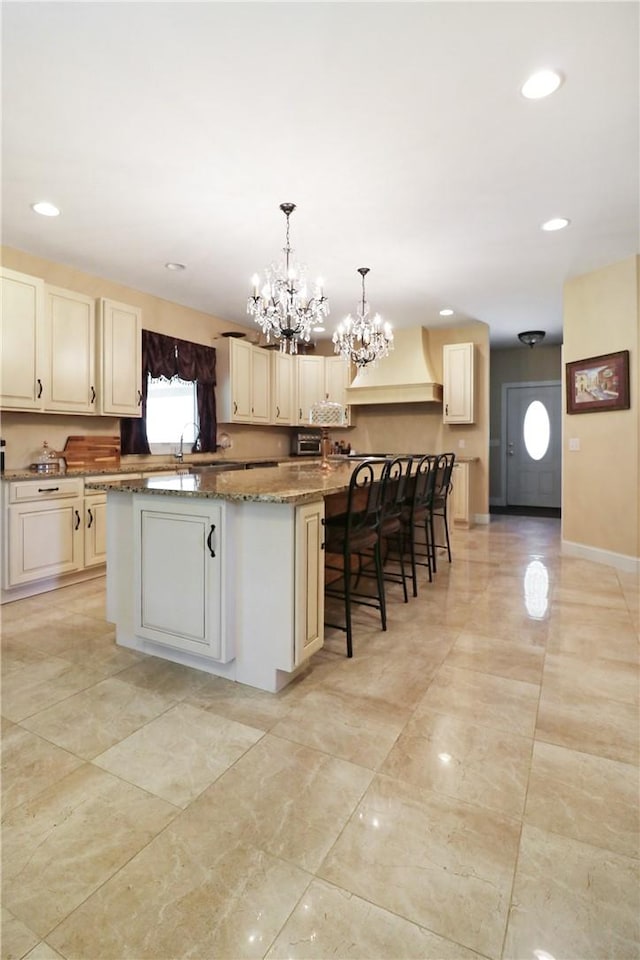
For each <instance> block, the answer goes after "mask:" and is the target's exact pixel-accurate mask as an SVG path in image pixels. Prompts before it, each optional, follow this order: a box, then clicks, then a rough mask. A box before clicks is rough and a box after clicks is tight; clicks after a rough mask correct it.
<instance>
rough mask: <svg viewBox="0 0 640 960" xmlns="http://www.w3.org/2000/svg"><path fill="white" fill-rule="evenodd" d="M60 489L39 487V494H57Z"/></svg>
mask: <svg viewBox="0 0 640 960" xmlns="http://www.w3.org/2000/svg"><path fill="white" fill-rule="evenodd" d="M59 489H60V487H38V493H56V492H57V491H58V490H59Z"/></svg>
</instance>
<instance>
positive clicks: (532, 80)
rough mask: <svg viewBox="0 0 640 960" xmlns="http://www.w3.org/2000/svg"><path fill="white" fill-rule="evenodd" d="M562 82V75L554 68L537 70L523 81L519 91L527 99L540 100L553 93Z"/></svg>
mask: <svg viewBox="0 0 640 960" xmlns="http://www.w3.org/2000/svg"><path fill="white" fill-rule="evenodd" d="M561 83H562V75H561V74H560V73H558V72H557V71H556V70H538V72H537V73H533V74H531V76H530V77H529V79H528V80H526V81H525V83H523V85H522V87H521V88H520V93H521V94H522V96H523V97H526V98H527V100H542V99H543V98H544V97H548V96H550V95H551V94H552V93H555V92H556V90H557V89H558V87H559V86H560V85H561Z"/></svg>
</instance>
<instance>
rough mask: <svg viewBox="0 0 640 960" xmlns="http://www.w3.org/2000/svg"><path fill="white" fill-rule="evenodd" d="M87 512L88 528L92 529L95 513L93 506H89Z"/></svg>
mask: <svg viewBox="0 0 640 960" xmlns="http://www.w3.org/2000/svg"><path fill="white" fill-rule="evenodd" d="M87 513H88V514H89V523H88V524H87V530H90V529H91V525H92V524H93V513H92V510H91V507H87Z"/></svg>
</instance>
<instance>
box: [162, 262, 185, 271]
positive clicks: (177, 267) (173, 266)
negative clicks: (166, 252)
mask: <svg viewBox="0 0 640 960" xmlns="http://www.w3.org/2000/svg"><path fill="white" fill-rule="evenodd" d="M165 267H166V268H167V270H186V269H187V268H186V267H185V265H184V263H165Z"/></svg>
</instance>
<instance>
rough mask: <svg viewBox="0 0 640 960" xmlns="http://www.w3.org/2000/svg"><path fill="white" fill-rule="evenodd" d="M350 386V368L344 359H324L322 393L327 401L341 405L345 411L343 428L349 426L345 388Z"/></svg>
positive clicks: (349, 409)
mask: <svg viewBox="0 0 640 960" xmlns="http://www.w3.org/2000/svg"><path fill="white" fill-rule="evenodd" d="M350 384H351V367H350V365H349V364H348V363H347V362H346V360H345V359H344V357H325V358H324V392H325V396H326V397H327V398H328V399H329V400H333V401H334V403H341V404H342V406H343V407H344V409H345V421H344V426H345V427H348V426H350V424H351V407H350V406H349V401H348V400H347V387H348V386H350Z"/></svg>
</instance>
